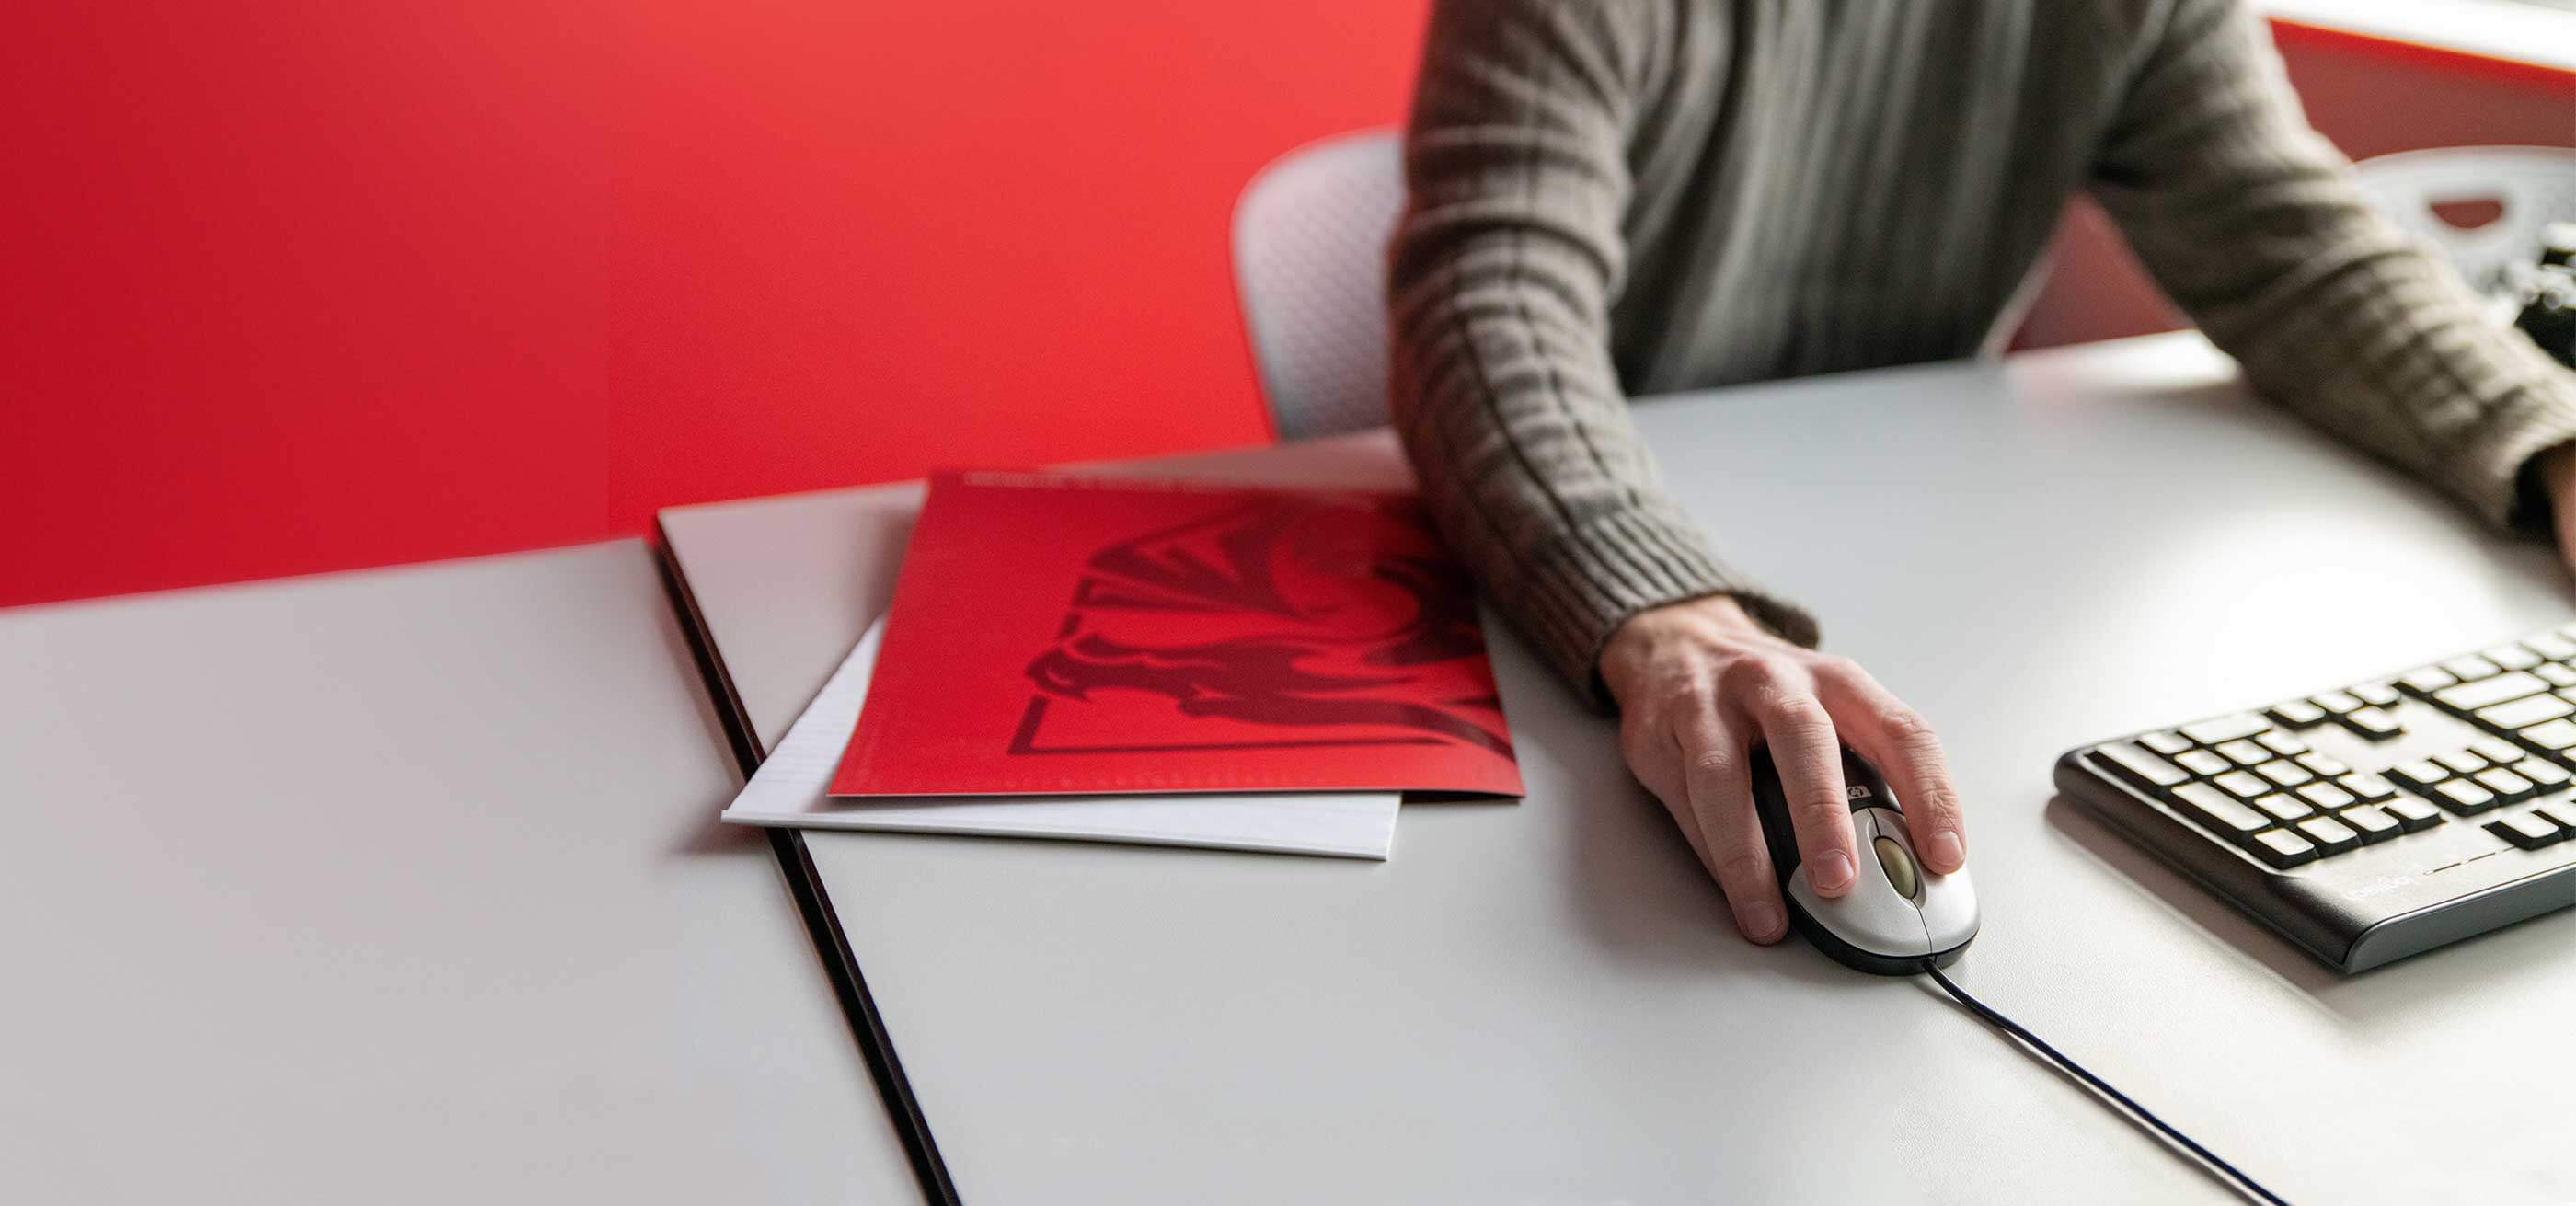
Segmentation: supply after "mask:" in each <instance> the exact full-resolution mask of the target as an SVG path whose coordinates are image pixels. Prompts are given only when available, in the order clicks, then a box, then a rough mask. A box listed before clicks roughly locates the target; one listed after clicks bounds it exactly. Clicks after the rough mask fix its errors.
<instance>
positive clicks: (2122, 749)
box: [2093, 741, 2191, 791]
mask: <svg viewBox="0 0 2576 1206" xmlns="http://www.w3.org/2000/svg"><path fill="white" fill-rule="evenodd" d="M2093 752H2094V753H2096V754H2098V755H2100V756H2101V758H2102V760H2103V761H2105V762H2108V763H2110V764H2111V769H2113V770H2116V771H2118V772H2120V776H2121V777H2122V778H2124V779H2127V780H2129V781H2131V782H2133V783H2136V784H2137V785H2138V786H2140V787H2145V788H2150V789H2153V790H2158V791H2161V790H2163V789H2165V788H2168V787H2179V786H2181V785H2182V784H2185V783H2188V782H2190V781H2191V775H2190V774H2189V773H2188V772H2186V771H2184V770H2183V769H2182V768H2181V767H2179V766H2175V765H2174V764H2173V763H2170V762H2167V761H2165V760H2164V759H2162V758H2159V757H2156V756H2155V755H2154V754H2150V753H2148V752H2147V751H2145V750H2144V749H2141V748H2139V747H2137V746H2135V745H2132V744H2130V743H2128V742H2126V741H2123V742H2119V743H2117V744H2115V745H2106V746H2103V747H2101V748H2100V749H2097V750H2095V751H2093Z"/></svg>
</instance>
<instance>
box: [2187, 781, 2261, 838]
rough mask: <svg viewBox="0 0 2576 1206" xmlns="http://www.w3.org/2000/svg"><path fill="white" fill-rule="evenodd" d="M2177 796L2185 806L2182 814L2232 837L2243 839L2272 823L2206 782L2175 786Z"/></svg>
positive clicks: (2227, 836) (2222, 834)
mask: <svg viewBox="0 0 2576 1206" xmlns="http://www.w3.org/2000/svg"><path fill="white" fill-rule="evenodd" d="M2173 794H2174V799H2176V800H2179V801H2181V802H2182V803H2183V804H2184V805H2186V806H2187V807H2185V808H2184V809H2183V814H2184V815H2185V816H2188V817H2190V818H2191V819H2193V820H2195V821H2198V822H2200V823H2201V824H2203V825H2206V826H2208V827H2209V828H2211V829H2213V830H2215V831H2217V832H2218V833H2219V834H2220V835H2221V836H2224V837H2226V838H2227V839H2228V840H2230V841H2234V842H2240V843H2241V842H2244V841H2246V840H2248V839H2250V838H2252V837H2253V836H2254V835H2255V834H2256V833H2258V832H2261V831H2262V829H2263V827H2264V826H2266V825H2269V824H2271V823H2272V822H2271V820H2270V818H2267V817H2265V816H2264V815H2263V814H2262V813H2259V812H2256V811H2254V810H2253V809H2251V808H2248V807H2246V806H2245V805H2244V804H2243V803H2241V802H2239V801H2236V800H2231V799H2229V798H2227V795H2226V793H2224V792H2221V791H2219V790H2218V789H2217V788H2215V787H2211V786H2210V785H2208V784H2206V783H2185V784H2183V785H2182V786H2180V787H2177V788H2175V789H2174V790H2173Z"/></svg>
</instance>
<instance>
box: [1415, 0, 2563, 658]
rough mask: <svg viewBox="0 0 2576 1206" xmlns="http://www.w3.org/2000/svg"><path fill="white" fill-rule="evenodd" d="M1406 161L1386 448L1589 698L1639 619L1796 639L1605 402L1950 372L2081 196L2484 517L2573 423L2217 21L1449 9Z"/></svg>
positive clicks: (2245, 354)
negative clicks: (1610, 649) (1703, 616)
mask: <svg viewBox="0 0 2576 1206" xmlns="http://www.w3.org/2000/svg"><path fill="white" fill-rule="evenodd" d="M1405 143H1406V145H1405V173H1406V178H1407V182H1408V185H1409V189H1410V193H1411V196H1410V200H1409V202H1408V204H1407V206H1406V210H1405V215H1404V218H1403V222H1402V224H1401V226H1400V227H1399V229H1398V230H1397V233H1396V236H1395V242H1394V246H1393V248H1392V252H1391V279H1390V281H1389V295H1390V296H1389V305H1390V309H1391V321H1392V324H1393V335H1394V342H1395V348H1394V393H1393V404H1394V414H1395V423H1396V428H1397V430H1398V431H1399V432H1400V433H1401V434H1402V436H1403V438H1404V443H1405V447H1406V448H1407V450H1408V452H1409V453H1410V456H1411V458H1412V460H1413V463H1414V466H1415V468H1416V470H1417V471H1418V472H1419V474H1420V477H1421V480H1422V486H1423V489H1424V491H1425V493H1426V495H1427V496H1428V498H1429V500H1430V504H1431V507H1432V510H1433V512H1434V514H1435V515H1436V516H1437V517H1438V521H1439V523H1440V526H1441V529H1442V531H1443V532H1444V534H1445V535H1446V536H1447V538H1448V539H1449V541H1450V542H1451V544H1452V545H1453V547H1455V548H1456V549H1457V550H1459V552H1460V553H1461V555H1462V556H1464V557H1465V558H1466V559H1467V561H1468V562H1469V564H1470V565H1471V567H1472V568H1473V569H1474V570H1475V571H1476V572H1477V575H1478V576H1479V577H1480V578H1481V579H1482V580H1483V582H1484V583H1485V584H1486V586H1487V588H1488V589H1489V590H1490V591H1491V592H1492V594H1493V596H1494V598H1495V599H1496V601H1497V603H1498V605H1499V606H1500V607H1501V608H1502V610H1503V611H1504V612H1505V613H1506V614H1508V615H1509V616H1510V617H1511V618H1512V619H1513V620H1514V621H1515V622H1516V623H1517V624H1518V625H1520V627H1521V628H1522V629H1523V630H1524V631H1526V632H1527V633H1528V634H1529V635H1530V636H1531V637H1532V638H1534V639H1535V640H1536V642H1537V643H1538V645H1539V647H1540V648H1541V649H1542V650H1543V651H1544V652H1545V653H1546V654H1547V656H1548V657H1549V658H1550V659H1551V660H1552V661H1553V662H1554V663H1555V665H1556V666H1557V667H1558V669H1559V670H1561V671H1562V672H1563V673H1564V674H1565V675H1566V677H1567V678H1568V679H1569V680H1570V681H1572V682H1573V683H1575V684H1576V685H1577V687H1578V688H1579V689H1580V690H1582V691H1583V692H1584V693H1585V695H1586V697H1587V698H1588V699H1590V700H1591V701H1592V702H1593V703H1594V704H1596V705H1599V704H1601V703H1603V702H1604V701H1603V700H1602V699H1601V695H1600V692H1599V688H1598V684H1597V681H1596V679H1595V677H1594V673H1593V667H1594V664H1595V662H1596V660H1597V659H1598V657H1599V655H1600V651H1601V647H1602V645H1603V644H1604V642H1606V641H1607V640H1608V639H1609V636H1610V634H1611V632H1612V631H1613V630H1615V629H1616V628H1617V627H1618V626H1619V624H1620V623H1621V622H1622V621H1624V620H1626V619H1627V618H1628V617H1629V616H1631V615H1633V614H1635V613H1636V612H1638V611H1641V610H1643V609H1646V608H1649V607H1654V606H1657V605H1660V604H1664V603H1671V602H1677V601H1680V600H1685V599H1690V598H1696V597H1701V596H1706V595H1711V594H1719V593H1726V594H1732V595H1733V596H1735V597H1736V598H1737V599H1738V600H1740V601H1742V602H1743V603H1744V604H1745V606H1746V607H1747V609H1748V610H1749V611H1751V612H1752V613H1753V614H1754V615H1755V616H1756V617H1757V618H1758V619H1760V620H1761V621H1763V622H1764V623H1765V624H1767V625H1769V626H1770V627H1772V628H1773V629H1775V630H1777V631H1778V632H1780V633H1781V634H1782V635H1784V636H1787V637H1789V638H1791V639H1793V640H1797V641H1800V642H1802V643H1807V644H1812V643H1814V641H1815V639H1816V627H1815V623H1814V621H1813V620H1811V619H1810V618H1809V617H1808V616H1807V614H1806V613H1805V612H1803V611H1801V610H1800V609H1798V608H1797V607H1796V606H1795V605H1793V604H1791V603H1788V602H1786V601H1784V600H1781V599H1778V598H1775V597H1773V596H1770V595H1768V594H1765V593H1764V592H1762V591H1761V590H1760V589H1759V588H1758V587H1757V586H1755V585H1753V584H1751V583H1748V582H1746V581H1745V580H1744V579H1742V578H1741V577H1739V576H1737V575H1736V574H1735V573H1734V572H1733V571H1731V570H1729V569H1728V568H1727V566H1726V564H1725V562H1724V561H1722V560H1721V559H1720V558H1719V557H1718V555H1717V553H1716V552H1715V549H1714V547H1713V545H1712V543H1711V541H1710V540H1709V539H1708V537H1707V536H1706V535H1705V534H1703V533H1702V532H1701V531H1700V530H1699V529H1698V528H1697V527H1696V526H1695V525H1693V524H1692V522H1691V521H1690V519H1689V518H1688V517H1686V516H1684V515H1683V514H1682V512H1681V511H1680V509H1679V508H1678V507H1677V506H1675V504H1674V503H1673V502H1672V501H1671V500H1670V499H1669V498H1668V497H1667V496H1666V495H1665V494H1664V493H1663V491H1662V490H1661V488H1660V487H1659V486H1658V485H1657V479H1656V471H1655V465H1654V459H1653V456H1652V455H1651V454H1650V453H1649V451H1648V450H1647V449H1646V448H1645V447H1644V446H1643V445H1642V444H1641V443H1640V442H1639V441H1638V438H1637V434H1636V431H1635V428H1634V427H1633V426H1632V425H1631V424H1630V422H1629V418H1628V414H1627V402H1626V395H1627V394H1628V393H1630V392H1635V393H1659V392H1664V391H1669V390H1680V389H1690V388H1696V387H1703V386H1714V385H1725V384H1729V383H1733V382H1744V381H1758V380H1763V379H1767V378H1775V377H1788V376H1796V375H1800V374H1807V373H1824V372H1834V371H1839V370H1844V369H1859V368H1868V367H1872V366H1878V365H1887V364H1898V363H1905V362H1910V361H1923V360H1933V359H1940V358H1945V357H1956V356H1964V355H1968V354H1971V353H1973V352H1975V351H1976V350H1977V349H1978V347H1979V345H1980V343H1981V342H1982V341H1983V340H1984V339H1985V338H1986V337H1987V335H1988V333H1989V328H1990V327H1991V326H1992V325H1993V324H1994V323H1995V321H1996V319H1997V317H1998V316H1999V315H2000V314H2002V313H2003V312H2004V311H2005V310H2006V309H2007V307H2008V303H2010V301H2011V300H2012V298H2013V295H2014V293H2015V291H2016V289H2017V288H2018V287H2019V286H2020V285H2021V282H2022V280H2023V277H2024V276H2025V274H2026V273H2027V272H2028V271H2029V270H2030V268H2031V265H2032V263H2033V262H2034V261H2035V260H2036V259H2037V258H2038V256H2039V254H2040V252H2041V250H2042V247H2043V245H2044V244H2045V242H2046V240H2047V238H2048V235H2049V232H2050V230H2051V229H2052V227H2053V225H2054V224H2055V222H2056V220H2057V217H2058V215H2059V213H2060V212H2061V210H2062V209H2063V208H2064V206H2065V203H2066V201H2067V199H2068V198H2069V197H2070V196H2071V195H2073V194H2074V193H2075V192H2076V191H2077V190H2078V189H2090V190H2091V192H2092V194H2093V195H2094V196H2095V197H2096V198H2098V199H2099V200H2100V201H2101V202H2102V204H2103V205H2104V207H2105V208H2106V209H2108V211H2109V212H2110V213H2111V215H2112V216H2113V217H2114V218H2115V219H2116V220H2117V221H2118V222H2119V224H2120V228H2121V230H2122V232H2123V233H2124V234H2125V235H2126V236H2127V238H2128V240H2129V243H2130V245H2131V247H2132V248H2134V249H2135V250H2136V251H2137V253H2138V256H2139V258H2140V259H2141V260H2142V261H2144V263H2145V264H2146V266H2147V268H2148V270H2149V271H2150V272H2151V273H2153V274H2154V276H2155V278H2156V280H2157V282H2158V283H2159V284H2161V285H2162V286H2163V287H2164V289H2165V291H2166V292H2167V293H2168V294H2170V295H2171V296H2172V297H2173V299H2174V301H2175V302H2176V303H2178V304H2179V305H2180V306H2181V307H2182V308H2183V309H2184V310H2185V311H2186V312H2187V313H2189V314H2190V315H2191V317H2192V318H2193V320H2194V321H2195V322H2197V323H2198V324H2199V325H2200V327H2201V329H2202V330H2204V331H2206V332H2207V333H2208V334H2209V336H2210V338H2211V339H2212V340H2214V341H2215V342H2216V343H2217V344H2218V346H2219V347H2221V348H2223V349H2225V350H2226V351H2227V352H2229V353H2230V354H2232V355H2234V356H2235V357H2236V358H2237V360H2238V361H2239V362H2240V363H2241V364H2242V366H2243V369H2244V372H2245V374H2246V377H2247V378H2248V379H2249V381H2250V382H2251V383H2252V384H2253V386H2254V387H2255V388H2256V389H2257V390H2259V391H2260V392H2261V393H2263V394H2264V395H2266V396H2268V397H2270V398H2272V399H2275V400H2277V401H2278V402H2280V403H2281V404H2282V405H2285V406H2287V407H2289V408H2290V409H2292V410H2294V411H2296V412H2297V413H2299V414H2301V415H2303V416H2305V417H2306V418H2307V419H2309V420H2310V421H2312V422H2314V423H2315V424H2316V425H2318V426H2319V427H2321V428H2324V429H2325V430H2327V431H2330V432H2332V433H2334V434H2336V435H2338V436H2340V437H2342V438H2344V439H2347V440H2349V441H2351V442H2352V443H2354V444H2356V445H2358V446H2360V447H2362V448H2364V449H2367V450H2369V451H2370V452H2372V453H2375V454H2377V455H2379V456H2381V457H2384V458H2386V459H2388V460H2389V461H2391V462H2394V463H2395V464H2397V465H2399V466H2401V467H2403V468H2405V469H2407V470H2409V471H2411V472H2413V473H2415V474H2418V475H2420V476H2421V477H2423V478H2424V479H2426V480H2428V481H2430V482H2433V483H2435V484H2437V485H2438V486H2439V487H2441V488H2442V489H2445V490H2447V491H2449V492H2450V493H2452V494H2454V495H2456V496H2457V497H2458V498H2459V499H2461V500H2462V501H2463V502H2465V503H2466V504H2468V505H2469V506H2470V507H2471V508H2473V509H2475V510H2476V512H2477V513H2478V514H2480V515H2482V516H2484V517H2485V518H2486V519H2487V520H2489V521H2491V522H2495V523H2499V524H2501V523H2506V522H2508V521H2510V520H2512V519H2513V518H2515V517H2516V515H2515V513H2516V508H2517V493H2516V480H2517V473H2518V471H2519V470H2520V468H2521V467H2522V466H2523V465H2524V463H2525V462H2526V461H2528V460H2529V459H2530V458H2531V457H2532V456H2533V455H2534V454H2535V453H2538V452H2540V451H2541V450H2543V449H2545V448H2547V447H2549V446H2550V445H2553V444H2557V443H2559V442H2561V441H2565V440H2568V439H2571V438H2576V381H2571V379H2570V377H2569V376H2568V375H2567V374H2566V373H2565V372H2564V371H2563V370H2561V369H2560V368H2558V367H2557V366H2556V365H2554V364H2552V363H2551V362H2549V361H2548V360H2547V359H2546V358H2545V357H2543V356H2542V355H2541V354H2540V353H2539V352H2538V350H2537V349H2536V348H2534V347H2532V345H2531V344H2530V343H2529V342H2528V341H2527V340H2525V339H2524V338H2523V337H2521V336H2520V335H2518V334H2516V333H2514V332H2512V331H2509V330H2506V329H2503V328H2500V327H2496V326H2493V325H2490V324H2489V323H2488V322H2486V321H2484V320H2482V319H2481V317H2480V316H2479V314H2478V313H2477V307H2476V305H2475V303H2474V299H2473V298H2472V297H2471V296H2470V295H2469V294H2468V292H2467V290H2466V289H2465V288H2464V287H2463V286H2462V285H2461V283H2460V282H2459V281H2458V280H2457V278H2456V277H2455V276H2454V275H2453V274H2452V273H2451V272H2450V271H2449V270H2448V269H2447V268H2446V267H2445V266H2443V265H2441V264H2438V263H2437V262H2435V261H2434V260H2433V259H2432V258H2430V257H2429V256H2428V255H2427V254H2426V253H2424V252H2422V251H2420V250H2418V249H2417V248H2416V247H2415V246H2413V245H2411V244H2410V243H2408V242H2407V241H2406V240H2405V239H2403V238H2402V237H2400V236H2399V235H2397V234H2396V233H2395V231H2394V230H2393V229H2392V228H2391V227H2390V226H2389V225H2388V224H2386V223H2385V222H2383V221H2381V220H2380V219H2379V218H2377V217H2376V216H2375V215H2374V214H2373V213H2372V212H2371V211H2370V210H2369V209H2368V208H2367V207H2366V204H2365V203H2364V201H2363V200H2362V198H2361V197H2360V195H2359V194H2358V193H2357V192H2356V191H2355V189H2354V187H2353V185H2352V184H2351V183H2350V181H2349V178H2348V174H2349V171H2350V165H2349V164H2348V163H2346V161H2345V160H2344V159H2343V158H2342V157H2341V156H2340V155H2338V154H2337V153H2336V152H2335V150H2334V149H2333V148H2332V147H2331V146H2329V145H2328V144H2327V143H2326V142H2325V141H2324V140H2323V139H2322V138H2320V137H2318V136H2317V135H2316V134H2315V133H2313V132H2312V131H2310V130H2309V128H2308V126H2307V123H2306V120H2305V118H2304V117H2303V116H2302V115H2301V114H2300V112H2299V108H2298V103H2297V101H2296V100H2295V99H2294V98H2293V97H2292V95H2291V93H2290V90H2289V88H2288V85H2287V83H2286V82H2285V80H2284V78H2283V75H2282V71H2281V64H2280V61H2279V58H2278V57H2277V56H2276V55H2275V54H2274V53H2273V51H2272V47H2271V43H2270V41H2269V38H2268V36H2267V35H2266V33H2265V31H2264V29H2263V27H2262V25H2261V23H2260V22H2259V21H2258V19H2256V18H2255V17H2254V16H2253V15H2252V14H2250V13H2248V12H2247V11H2246V9H2245V8H2244V6H2243V5H2242V4H2241V3H2239V2H2238V0H1938V2H1935V0H1440V2H1439V3H1438V5H1437V8H1436V10H1435V12H1434V14H1433V17H1432V22H1431V30H1430V35H1429V41H1428V45H1427V46H1426V48H1425V50H1424V54H1423V66H1422V74H1421V81H1420V84H1419V85H1418V90H1417V93H1416V96H1415V100H1414V106H1413V113H1412V119H1411V125H1410V128H1409V130H1408V131H1407V133H1406V140H1405ZM1709 471H1711V472H1724V466H1723V465H1722V464H1720V465H1714V466H1710V467H1709ZM1783 522H1794V521H1783Z"/></svg>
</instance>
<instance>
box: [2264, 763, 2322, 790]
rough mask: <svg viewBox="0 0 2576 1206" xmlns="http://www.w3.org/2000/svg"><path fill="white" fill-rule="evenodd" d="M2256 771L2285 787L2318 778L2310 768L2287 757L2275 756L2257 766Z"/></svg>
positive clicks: (2295, 785)
mask: <svg viewBox="0 0 2576 1206" xmlns="http://www.w3.org/2000/svg"><path fill="white" fill-rule="evenodd" d="M2254 773H2255V774H2258V775H2261V776H2263V777H2264V778H2266V779H2269V780H2271V781H2272V782H2274V783H2277V784H2279V785H2281V786H2283V787H2297V786H2298V785H2300V784H2302V783H2305V782H2307V781H2309V780H2310V779H2314V778H2316V776H2315V775H2313V774H2310V773H2308V768H2306V767H2304V766H2301V765H2299V764H2298V763H2296V762H2292V761H2290V760H2289V759H2287V758H2275V759H2273V760H2272V761H2270V762H2266V763H2264V764H2263V765H2261V766H2258V767H2255V768H2254Z"/></svg>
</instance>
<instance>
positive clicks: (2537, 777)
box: [2513, 758, 2569, 792]
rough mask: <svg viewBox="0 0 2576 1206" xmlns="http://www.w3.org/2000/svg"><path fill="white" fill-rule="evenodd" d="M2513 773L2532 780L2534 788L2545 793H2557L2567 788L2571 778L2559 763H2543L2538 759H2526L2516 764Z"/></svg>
mask: <svg viewBox="0 0 2576 1206" xmlns="http://www.w3.org/2000/svg"><path fill="white" fill-rule="evenodd" d="M2513 773H2515V774H2517V775H2520V776H2522V777H2523V778H2525V779H2529V780H2531V783H2532V786H2534V787H2537V788H2539V789H2540V790H2542V791H2544V792H2550V791H2556V790H2558V789H2559V788H2562V787H2565V786H2567V780H2568V777H2569V776H2568V774H2567V771H2566V769H2565V768H2563V767H2561V766H2559V765H2558V764H2557V763H2555V762H2543V761H2541V760H2540V759H2538V758H2525V759H2523V760H2522V761H2520V762H2517V763H2514V764H2513Z"/></svg>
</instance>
